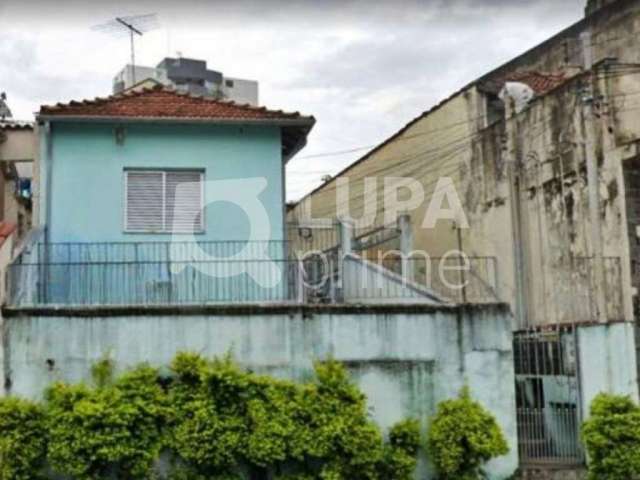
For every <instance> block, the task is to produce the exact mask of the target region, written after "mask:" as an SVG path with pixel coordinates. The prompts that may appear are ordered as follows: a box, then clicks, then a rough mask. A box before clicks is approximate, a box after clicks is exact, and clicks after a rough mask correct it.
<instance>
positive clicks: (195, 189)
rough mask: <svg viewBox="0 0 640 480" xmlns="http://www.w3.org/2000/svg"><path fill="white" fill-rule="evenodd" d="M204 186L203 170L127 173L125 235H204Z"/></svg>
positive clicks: (128, 171)
mask: <svg viewBox="0 0 640 480" xmlns="http://www.w3.org/2000/svg"><path fill="white" fill-rule="evenodd" d="M202 182H203V172H202V171H200V170H125V222H124V223H125V225H124V228H125V231H127V232H141V233H194V232H202V231H203V230H204V224H203V218H202V207H203V205H202V204H203V201H202V197H203V195H202V194H203V191H202V189H203V183H202Z"/></svg>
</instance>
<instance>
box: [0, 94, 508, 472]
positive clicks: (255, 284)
mask: <svg viewBox="0 0 640 480" xmlns="http://www.w3.org/2000/svg"><path fill="white" fill-rule="evenodd" d="M37 122H38V134H39V139H40V145H41V151H40V162H39V165H40V167H39V170H38V175H37V178H38V179H39V182H38V185H37V190H38V192H39V194H38V197H37V204H38V211H39V216H38V221H39V224H38V229H36V230H35V231H34V232H32V234H31V235H30V239H31V241H30V242H29V243H28V244H27V245H25V247H24V249H23V250H22V251H21V253H20V254H19V255H18V256H17V257H16V258H15V259H14V260H13V262H12V264H11V265H10V266H9V269H8V283H9V285H8V296H7V300H6V302H5V305H4V306H3V308H2V316H1V317H0V337H1V338H0V386H1V387H2V391H1V393H2V394H7V395H20V396H26V397H31V398H33V397H39V396H40V395H42V391H43V388H44V387H45V386H46V385H47V384H49V383H50V382H52V381H54V380H64V381H73V382H77V381H87V379H89V378H90V371H91V365H92V364H93V363H94V362H96V361H97V360H99V359H101V358H104V357H105V356H110V357H111V359H112V360H113V361H114V363H115V365H116V367H117V368H118V369H126V368H129V367H131V366H132V365H135V364H137V363H140V362H148V363H151V364H155V365H166V364H167V363H168V362H169V361H170V359H171V358H172V357H173V356H174V355H175V353H176V352H178V351H184V350H188V351H197V352H200V353H202V354H203V355H205V356H214V355H224V354H225V353H227V352H229V351H230V350H232V351H233V352H234V354H235V355H236V356H237V358H238V360H239V362H240V363H241V364H243V365H245V366H246V367H247V368H251V369H252V370H254V371H258V372H264V373H270V374H273V375H276V376H284V377H288V378H293V379H302V378H305V377H306V376H307V375H308V374H309V372H310V371H311V369H312V365H313V361H314V360H315V359H324V358H327V357H329V356H332V357H334V358H336V359H337V360H340V361H343V362H344V363H345V364H346V365H347V366H348V367H349V369H350V371H351V373H352V374H353V377H354V379H355V381H356V382H358V384H359V385H360V386H361V388H362V389H363V391H364V392H365V393H366V394H367V396H368V400H369V402H370V407H371V412H372V415H373V416H374V418H375V419H376V421H377V422H378V423H379V424H380V425H381V427H382V428H384V429H386V428H388V427H390V426H391V425H392V424H393V423H395V422H396V421H398V420H400V419H402V418H405V417H406V416H408V415H411V416H417V417H418V418H421V419H422V420H423V421H424V422H426V419H427V418H428V417H429V416H430V415H432V414H433V413H434V412H435V410H436V406H437V404H438V402H440V401H442V400H445V399H449V398H451V397H453V396H456V395H457V394H458V392H459V390H460V389H461V388H462V386H463V385H465V384H468V385H469V386H470V387H471V388H472V391H473V394H474V397H475V398H477V399H478V400H480V401H482V402H483V403H484V404H485V405H487V406H488V408H490V409H491V411H492V412H493V413H494V414H495V415H496V417H497V419H498V421H499V422H500V424H501V426H502V428H503V430H504V432H505V435H506V437H507V438H508V440H509V443H510V445H511V446H512V448H511V451H510V453H509V454H508V455H505V456H504V457H502V458H500V459H497V460H496V461H495V462H493V463H492V464H491V466H490V472H491V474H492V475H493V477H494V478H505V477H507V476H509V475H511V474H512V473H513V472H514V470H515V469H516V467H517V455H516V448H515V445H516V437H517V431H516V422H515V418H516V412H515V409H514V405H515V401H514V391H513V388H512V384H513V378H514V370H513V350H512V345H511V342H510V325H511V317H510V312H509V309H508V307H507V306H506V305H504V304H500V303H495V302H494V303H492V304H483V305H475V304H469V305H460V304H455V303H451V302H447V301H446V300H445V299H442V298H440V297H439V296H438V295H436V294H435V293H434V292H433V291H432V290H431V289H429V288H426V287H425V286H423V285H418V284H417V283H415V282H407V281H406V278H403V277H402V276H401V275H399V274H398V272H397V271H396V270H395V269H394V270H392V269H388V268H386V266H381V265H377V264H374V263H372V262H370V261H369V260H367V259H366V258H365V257H364V256H363V255H362V254H361V253H362V250H361V249H362V246H363V245H364V244H365V242H364V240H363V239H362V238H358V235H357V233H356V232H355V231H354V229H353V226H352V225H351V224H349V222H343V223H337V224H335V223H334V224H332V225H331V226H330V228H327V227H326V226H325V228H323V229H321V230H313V229H312V230H311V231H306V230H302V229H298V228H289V227H288V226H286V225H285V221H284V216H285V208H286V205H285V200H284V199H285V196H284V193H285V192H284V176H283V175H284V164H285V163H286V162H287V160H289V159H290V158H291V157H292V156H293V155H294V154H295V153H296V152H297V151H298V150H300V149H301V148H302V147H303V146H304V143H305V139H306V135H307V134H308V132H309V131H310V129H311V128H312V126H313V123H314V120H313V118H312V117H307V116H303V115H300V114H298V113H284V112H281V111H273V110H268V109H266V108H257V107H250V106H240V105H236V104H234V103H230V102H222V101H216V100H213V99H209V98H203V97H195V96H191V95H188V94H183V93H178V92H176V91H174V90H170V89H166V88H165V87H161V86H157V87H154V88H152V89H143V90H138V91H137V90H131V91H129V92H126V93H122V94H117V95H114V96H112V97H109V98H106V99H96V100H90V101H83V102H71V103H68V104H64V105H56V106H46V107H42V108H41V110H40V113H39V114H38V117H37ZM379 234H380V235H394V236H398V238H399V241H400V242H401V243H402V244H403V245H404V248H405V249H408V248H409V247H410V243H411V242H410V237H411V235H410V229H409V225H408V224H407V223H406V222H404V221H401V222H400V223H399V225H398V226H397V228H395V229H393V230H391V231H389V232H387V231H384V232H380V233H379ZM319 240H322V241H323V242H324V243H323V245H322V247H321V248H322V251H321V252H318V251H317V250H315V247H318V246H319V243H318V241H319ZM505 379H507V381H506V382H505ZM425 426H426V425H425ZM420 474H421V475H422V476H423V477H426V478H433V471H432V468H431V467H430V465H429V464H428V462H426V461H424V462H422V463H421V467H420Z"/></svg>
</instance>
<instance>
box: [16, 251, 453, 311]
mask: <svg viewBox="0 0 640 480" xmlns="http://www.w3.org/2000/svg"><path fill="white" fill-rule="evenodd" d="M289 251H290V247H289V244H288V242H284V241H264V242H244V241H238V242H229V241H225V242H197V243H193V242H188V243H187V242H184V243H180V242H144V243H134V242H124V243H49V244H46V243H36V244H33V245H32V246H31V247H29V248H27V249H26V250H25V251H23V253H22V254H21V255H19V256H18V258H17V259H16V260H15V261H14V262H13V263H12V264H11V265H10V266H9V268H8V281H7V301H6V303H7V305H9V306H12V307H37V306H123V305H125V306H144V305H203V304H222V303H236V304H237V303H298V304H303V303H380V302H384V303H390V302H392V303H431V304H435V303H443V301H442V300H441V299H440V297H439V296H437V295H436V294H434V293H433V292H432V291H431V290H430V289H428V288H426V287H425V286H424V285H418V284H415V283H413V282H409V281H408V280H407V279H406V278H405V277H404V276H403V275H402V274H399V273H396V272H393V271H391V270H388V269H387V268H385V267H383V266H380V265H376V264H374V263H372V262H369V261H367V260H364V259H362V258H360V257H359V256H358V255H355V254H347V255H344V256H343V257H342V258H340V253H339V252H340V249H339V248H333V249H329V250H328V251H327V252H326V253H318V252H316V253H314V254H313V255H304V256H303V257H300V258H292V257H290V256H289ZM299 253H300V252H298V254H299Z"/></svg>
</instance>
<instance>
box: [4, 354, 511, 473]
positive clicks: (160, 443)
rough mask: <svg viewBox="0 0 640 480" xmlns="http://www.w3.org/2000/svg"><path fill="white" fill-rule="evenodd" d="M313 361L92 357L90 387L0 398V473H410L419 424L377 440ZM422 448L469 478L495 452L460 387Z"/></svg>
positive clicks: (347, 388)
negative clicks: (282, 367) (122, 368)
mask: <svg viewBox="0 0 640 480" xmlns="http://www.w3.org/2000/svg"><path fill="white" fill-rule="evenodd" d="M314 370H315V375H314V377H313V379H311V380H310V381H308V382H307V383H295V382H291V381H287V380H281V379H276V378H273V377H269V376H265V375H257V374H255V373H252V372H249V371H246V370H244V369H242V368H240V367H239V366H238V365H237V364H236V363H235V362H234V361H233V359H232V358H231V357H230V356H226V357H224V358H216V359H213V360H207V359H205V358H203V357H201V356H199V355H196V354H191V353H181V354H178V355H177V356H176V357H175V358H174V360H173V362H172V363H171V368H170V373H169V374H165V375H162V374H161V373H160V371H159V370H157V369H154V368H151V367H149V366H147V365H140V366H138V367H137V368H135V369H133V370H130V371H127V372H125V373H123V374H121V375H119V376H115V375H114V374H113V366H112V364H111V362H109V361H108V360H103V361H101V362H98V363H97V364H95V365H94V366H93V368H92V375H93V383H92V384H91V385H88V384H78V385H69V384H64V383H55V384H53V385H51V386H50V387H49V388H48V389H47V390H46V394H45V398H44V400H43V401H42V402H40V403H34V402H28V401H25V400H19V399H14V398H5V399H0V480H9V479H11V480H23V479H25V480H26V479H38V478H46V475H45V474H44V473H43V472H45V471H46V472H47V473H48V474H61V475H64V476H66V477H68V478H72V479H77V480H89V479H93V480H95V479H103V478H104V479H107V478H127V479H132V480H138V479H139V480H143V479H152V478H153V479H158V478H165V477H166V478H168V479H170V480H242V479H251V480H263V479H267V478H269V479H274V480H411V479H413V478H414V473H415V469H416V463H417V454H418V450H419V447H420V444H421V440H420V423H419V421H418V420H415V419H407V420H404V421H401V422H399V423H397V424H396V425H394V426H393V427H392V428H391V429H390V430H389V432H388V435H387V436H386V439H385V438H384V436H383V433H382V432H381V431H380V429H379V428H378V427H377V426H376V424H375V423H373V421H372V420H371V419H370V418H369V416H368V414H367V408H366V398H365V396H364V395H363V394H362V392H361V391H360V390H359V389H358V388H357V387H356V386H355V385H354V384H353V383H352V382H351V380H350V378H349V376H348V374H347V372H346V370H345V368H344V367H343V366H342V365H341V364H340V363H338V362H336V361H334V360H328V361H325V362H318V363H316V364H315V366H314ZM428 447H429V452H430V453H431V455H432V457H433V461H434V464H435V466H436V467H437V469H438V472H439V474H440V475H441V476H442V478H443V479H453V478H455V479H463V480H464V479H472V478H477V477H475V476H473V475H476V474H477V473H478V472H479V471H480V467H481V466H482V464H483V463H484V462H486V461H487V460H488V459H490V458H492V457H494V456H496V455H501V454H503V453H506V452H507V447H506V443H505V441H504V438H503V437H502V434H501V433H500V429H499V428H498V426H497V424H496V422H495V420H494V419H493V417H492V416H491V415H490V414H488V413H486V412H485V411H484V410H483V409H482V407H481V406H480V405H479V404H477V403H475V402H473V401H472V400H471V398H470V396H469V392H468V390H466V389H465V390H464V391H463V393H462V395H461V396H460V398H459V399H455V400H449V401H445V402H443V403H441V404H440V406H439V407H438V412H437V414H436V416H435V417H434V419H433V421H432V427H431V431H430V434H429V445H428ZM161 458H162V459H163V461H162V462H160V461H159V460H160V459H161ZM160 464H163V467H162V468H159V465H160ZM45 467H46V468H45Z"/></svg>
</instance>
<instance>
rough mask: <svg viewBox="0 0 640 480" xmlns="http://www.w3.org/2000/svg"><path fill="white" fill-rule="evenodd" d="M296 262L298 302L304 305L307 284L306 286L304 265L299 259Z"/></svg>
mask: <svg viewBox="0 0 640 480" xmlns="http://www.w3.org/2000/svg"><path fill="white" fill-rule="evenodd" d="M295 262H296V269H295V272H296V284H295V285H296V290H297V292H296V293H297V300H298V304H301V305H302V304H304V303H306V291H305V288H304V286H305V284H304V263H303V262H302V261H301V260H300V259H297V260H295Z"/></svg>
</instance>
